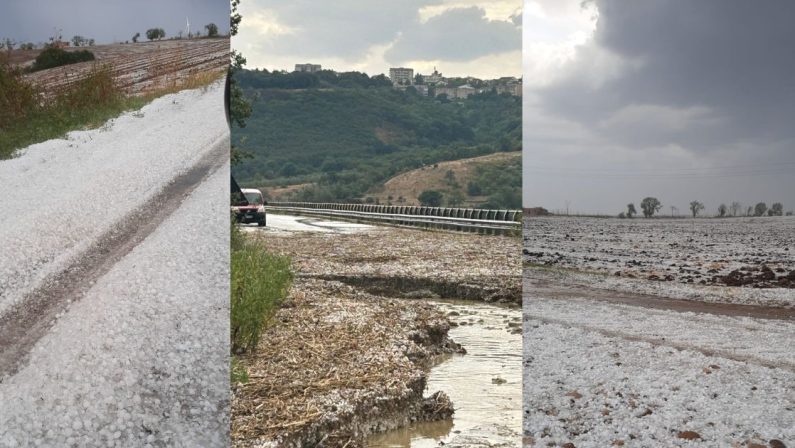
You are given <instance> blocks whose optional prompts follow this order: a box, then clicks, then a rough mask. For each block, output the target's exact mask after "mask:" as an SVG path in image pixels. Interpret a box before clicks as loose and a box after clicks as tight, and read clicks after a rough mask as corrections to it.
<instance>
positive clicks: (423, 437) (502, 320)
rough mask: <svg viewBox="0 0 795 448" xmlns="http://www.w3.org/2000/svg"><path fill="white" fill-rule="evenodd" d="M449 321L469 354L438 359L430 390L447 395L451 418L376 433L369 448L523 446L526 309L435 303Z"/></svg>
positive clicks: (455, 339) (458, 339)
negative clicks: (523, 321)
mask: <svg viewBox="0 0 795 448" xmlns="http://www.w3.org/2000/svg"><path fill="white" fill-rule="evenodd" d="M429 303H431V304H433V305H435V306H437V307H438V308H439V309H441V310H443V311H444V312H445V313H446V314H447V316H448V317H449V318H450V320H451V322H452V324H453V328H451V329H450V331H449V336H450V337H451V338H452V339H453V340H454V341H455V342H457V343H459V344H461V345H462V346H463V348H464V349H465V350H466V354H460V353H459V354H450V355H445V356H441V357H438V358H437V359H436V363H435V365H434V366H433V367H432V368H431V369H430V373H429V375H428V381H427V390H428V391H434V390H441V391H444V392H445V393H446V394H447V395H448V396H449V397H450V400H451V401H452V403H453V407H454V409H455V413H454V414H453V416H452V417H451V418H447V419H442V420H438V421H434V422H415V423H412V424H410V425H408V426H406V427H403V428H400V429H396V430H393V431H389V432H386V433H380V434H373V435H371V436H370V437H369V438H368V440H367V442H368V446H370V447H380V448H409V447H411V448H423V447H437V446H441V445H444V446H447V447H478V446H482V447H518V446H520V443H521V435H520V432H519V428H521V423H522V415H521V399H520V397H521V393H522V376H521V372H522V367H521V366H522V364H521V351H522V338H521V311H520V310H519V309H518V308H516V307H507V306H494V305H489V304H483V303H478V302H473V301H464V300H456V301H451V300H447V301H436V300H434V301H431V302H429Z"/></svg>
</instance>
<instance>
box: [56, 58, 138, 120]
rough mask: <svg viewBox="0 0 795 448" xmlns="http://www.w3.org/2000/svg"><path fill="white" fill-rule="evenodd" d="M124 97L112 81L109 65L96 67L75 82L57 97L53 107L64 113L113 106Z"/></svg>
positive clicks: (111, 71) (111, 70)
mask: <svg viewBox="0 0 795 448" xmlns="http://www.w3.org/2000/svg"><path fill="white" fill-rule="evenodd" d="M123 98H124V95H123V93H122V91H121V89H120V88H119V87H118V85H117V84H116V81H115V80H114V79H113V69H112V68H111V66H110V65H97V66H95V67H94V68H93V69H92V70H91V72H90V73H89V74H88V76H86V77H85V78H83V79H81V80H79V81H77V82H75V83H74V84H73V85H72V86H71V88H70V89H69V90H68V91H67V92H65V93H64V94H62V95H60V96H58V98H56V100H55V105H56V108H57V109H58V110H60V111H61V112H64V113H70V112H73V111H79V110H87V109H93V108H96V107H99V106H109V105H115V104H118V103H120V102H121V101H122V99H123Z"/></svg>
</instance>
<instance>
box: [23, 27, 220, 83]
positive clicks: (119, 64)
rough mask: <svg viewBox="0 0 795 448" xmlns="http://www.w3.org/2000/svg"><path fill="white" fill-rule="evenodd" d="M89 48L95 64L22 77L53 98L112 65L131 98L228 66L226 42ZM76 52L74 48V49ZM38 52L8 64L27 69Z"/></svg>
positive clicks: (26, 52)
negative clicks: (96, 70) (98, 68)
mask: <svg viewBox="0 0 795 448" xmlns="http://www.w3.org/2000/svg"><path fill="white" fill-rule="evenodd" d="M79 49H80V50H84V49H88V50H89V51H91V52H92V53H94V56H95V57H96V60H95V61H89V62H80V63H77V64H70V65H65V66H62V67H55V68H51V69H48V70H42V71H38V72H34V73H30V74H28V75H26V76H25V77H26V78H27V79H28V80H30V81H32V82H33V83H34V84H35V85H37V86H39V87H41V88H42V89H43V90H44V91H45V92H46V94H47V95H53V94H55V93H57V92H58V91H60V90H62V89H64V88H65V87H67V86H68V85H70V84H71V83H73V82H76V81H77V80H79V79H81V78H82V77H84V76H86V74H88V73H89V72H90V71H91V69H92V67H94V65H95V64H97V63H99V64H111V65H112V66H113V70H114V76H115V78H116V80H117V82H118V83H119V85H120V86H121V87H122V88H123V89H124V90H125V91H126V92H127V93H128V94H131V95H142V94H145V93H148V92H150V91H152V90H155V89H158V88H162V87H167V86H170V85H179V84H180V83H181V82H182V81H183V80H184V79H186V78H188V77H190V76H191V75H195V74H197V73H203V72H223V71H224V70H226V68H227V67H228V65H229V39H228V38H211V39H175V40H165V41H154V42H142V43H137V44H110V45H97V46H94V47H81V48H79ZM75 50H76V49H75ZM39 52H40V50H16V51H14V52H12V53H11V54H12V56H11V62H12V63H15V64H18V65H21V66H27V65H30V64H31V63H32V62H33V60H34V59H35V58H36V56H37V55H38V53H39Z"/></svg>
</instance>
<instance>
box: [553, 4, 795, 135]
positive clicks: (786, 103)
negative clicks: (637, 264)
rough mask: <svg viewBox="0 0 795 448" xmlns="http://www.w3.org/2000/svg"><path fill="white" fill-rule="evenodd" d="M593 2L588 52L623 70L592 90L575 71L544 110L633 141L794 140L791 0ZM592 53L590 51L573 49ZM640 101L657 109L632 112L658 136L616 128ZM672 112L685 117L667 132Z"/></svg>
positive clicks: (633, 126)
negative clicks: (594, 21) (621, 64)
mask: <svg viewBox="0 0 795 448" xmlns="http://www.w3.org/2000/svg"><path fill="white" fill-rule="evenodd" d="M597 5H598V8H599V12H600V18H599V22H598V26H597V31H596V35H595V42H594V44H595V46H596V47H598V49H599V50H602V51H606V52H608V53H612V54H614V55H617V56H618V57H619V58H620V59H621V60H624V61H629V64H628V65H629V67H628V68H627V69H626V70H624V73H623V74H621V75H620V76H618V77H616V78H614V79H612V80H610V81H607V82H606V83H604V84H603V85H601V86H600V87H598V88H593V86H592V85H589V83H588V82H586V81H585V79H587V76H586V75H587V74H585V73H583V71H582V70H574V71H573V72H572V73H571V74H570V76H569V77H567V78H566V79H564V80H563V81H561V82H560V83H558V84H556V85H554V86H552V87H550V88H549V89H548V90H547V91H546V92H544V94H543V98H544V106H545V108H546V109H548V110H550V111H553V112H555V113H557V114H560V115H562V116H565V117H568V118H571V119H574V120H576V121H579V122H582V123H586V124H588V125H589V126H592V127H593V128H594V129H595V130H597V131H600V130H605V131H608V132H610V133H611V135H612V136H613V138H615V139H617V140H619V141H624V142H625V143H629V144H635V145H644V144H648V145H655V144H665V143H677V144H689V145H691V146H693V147H700V146H707V147H710V146H712V145H720V144H722V143H725V142H726V141H727V140H731V139H739V138H742V139H760V140H763V141H770V140H771V139H773V140H781V139H786V138H791V137H793V136H795V128H794V127H793V126H791V122H792V117H793V116H795V115H794V114H795V77H793V76H792V73H793V71H794V70H795V52H793V51H792V44H793V42H795V27H793V26H792V23H791V18H792V17H795V3H793V2H787V1H783V0H782V1H770V2H763V3H756V2H744V1H739V0H732V1H721V0H704V1H698V2H691V1H684V0H667V1H660V0H638V1H632V2H626V1H620V0H598V1H597ZM595 51H598V50H595V49H594V46H589V47H585V48H583V49H582V50H581V53H584V52H585V53H587V52H592V53H593V52H595ZM578 56H579V57H580V58H581V59H583V60H588V58H589V57H590V58H592V57H595V56H594V55H593V54H591V55H588V54H580V55H578ZM584 68H585V67H583V69H584ZM638 105H656V106H658V107H657V108H646V109H641V110H640V112H641V113H642V114H641V117H642V118H643V119H644V120H646V123H652V124H651V125H652V126H657V127H658V128H659V129H660V130H661V131H663V132H652V131H650V130H649V129H644V126H642V123H638V122H634V123H633V122H631V121H630V122H627V123H621V120H620V118H622V116H623V117H624V118H629V115H630V113H631V112H632V110H631V108H632V107H635V108H637V107H638ZM627 108H630V109H627ZM637 111H638V110H636V112H637ZM613 115H616V116H615V117H614V118H615V119H613V120H612V121H611V120H610V117H611V116H613ZM674 115H679V116H680V117H682V118H686V121H685V122H683V123H680V124H679V125H674V126H671V127H670V128H666V127H665V124H666V123H670V121H671V120H672V119H674V118H673V116H674ZM655 119H659V120H660V121H661V122H662V123H663V125H662V126H661V127H660V126H659V124H658V123H654V122H653V121H652V120H655ZM606 122H608V123H607V124H608V125H607V126H606ZM609 124H612V126H611V125H609ZM624 124H626V125H624Z"/></svg>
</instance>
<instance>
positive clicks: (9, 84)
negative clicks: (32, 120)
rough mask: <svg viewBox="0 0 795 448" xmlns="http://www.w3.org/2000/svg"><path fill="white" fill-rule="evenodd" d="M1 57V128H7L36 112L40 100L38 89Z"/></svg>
mask: <svg viewBox="0 0 795 448" xmlns="http://www.w3.org/2000/svg"><path fill="white" fill-rule="evenodd" d="M0 58H2V60H0V129H5V128H8V127H11V126H13V125H14V124H15V123H16V122H18V121H20V120H24V119H25V117H27V116H28V115H29V114H31V113H34V112H35V111H36V110H37V109H38V108H39V102H38V95H37V92H36V89H35V88H34V87H33V85H32V84H30V83H28V82H27V81H25V79H24V78H23V77H22V72H21V71H20V70H19V69H17V68H15V67H12V66H11V65H10V64H8V63H7V61H6V60H5V58H4V57H2V56H0Z"/></svg>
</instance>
